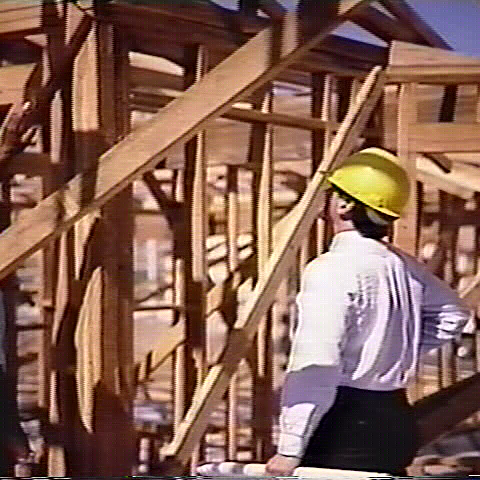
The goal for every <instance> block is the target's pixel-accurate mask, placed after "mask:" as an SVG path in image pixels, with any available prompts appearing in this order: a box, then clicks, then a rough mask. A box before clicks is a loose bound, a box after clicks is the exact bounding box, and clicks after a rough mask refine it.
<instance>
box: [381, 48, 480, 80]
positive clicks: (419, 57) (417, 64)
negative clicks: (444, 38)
mask: <svg viewBox="0 0 480 480" xmlns="http://www.w3.org/2000/svg"><path fill="white" fill-rule="evenodd" d="M388 64H389V65H388V69H387V75H388V81H391V82H409V81H414V82H423V83H432V84H435V83H438V84H446V83H451V84H456V83H478V81H480V58H475V57H468V56H465V55H459V54H457V53H453V52H451V51H448V50H443V49H441V48H432V47H425V46H423V45H416V44H413V43H406V42H398V41H395V42H393V43H392V45H391V48H390V55H389V61H388Z"/></svg>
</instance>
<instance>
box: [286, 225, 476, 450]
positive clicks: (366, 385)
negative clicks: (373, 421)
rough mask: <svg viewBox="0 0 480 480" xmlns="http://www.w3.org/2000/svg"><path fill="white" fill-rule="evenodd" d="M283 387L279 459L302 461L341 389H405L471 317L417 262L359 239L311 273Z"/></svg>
mask: <svg viewBox="0 0 480 480" xmlns="http://www.w3.org/2000/svg"><path fill="white" fill-rule="evenodd" d="M297 305H298V324H297V326H296V329H295V333H294V339H293V344H292V351H291V354H290V360H289V365H288V370H287V377H286V381H285V385H284V388H283V395H282V411H281V416H280V438H279V445H278V453H280V454H283V455H288V456H296V457H301V456H302V454H303V452H304V451H305V448H306V446H307V444H308V440H309V439H310V437H311V435H312V434H313V432H314V430H315V429H316V428H317V426H318V424H319V422H320V420H321V418H322V416H323V415H324V414H325V413H326V412H327V411H328V410H329V409H330V407H331V406H332V404H333V402H334V400H335V396H336V391H337V387H338V386H339V385H342V386H349V387H355V388H360V389H366V390H394V389H398V388H404V387H405V386H406V385H407V383H408V381H409V379H411V378H412V377H413V376H414V374H415V371H416V369H417V365H418V359H419V357H420V356H421V355H422V354H423V353H425V352H427V351H429V350H431V349H433V348H436V347H439V346H441V345H442V344H444V343H445V342H447V341H449V340H451V339H453V338H455V337H456V336H458V335H459V334H460V333H461V331H462V328H463V327H464V325H465V324H466V322H467V321H468V318H469V316H470V312H469V310H468V308H467V307H466V306H464V305H463V304H462V302H461V300H460V298H459V297H458V296H457V294H456V293H455V292H454V291H453V290H452V289H451V288H450V287H449V286H448V285H447V284H446V283H444V282H443V281H441V280H440V279H438V278H437V277H435V276H434V275H432V274H431V273H430V272H428V271H427V270H426V268H425V267H424V266H423V265H422V264H421V263H419V262H418V261H417V260H415V259H414V258H413V257H410V256H409V255H407V254H405V253H403V252H401V251H398V250H397V249H395V248H394V247H392V246H391V245H388V244H386V243H383V242H380V241H377V240H373V239H369V238H365V237H362V236H361V235H360V234H359V233H358V232H357V231H347V232H342V233H339V234H337V235H336V236H335V237H334V239H333V242H332V244H331V247H330V250H329V252H328V253H325V254H323V255H321V256H320V257H318V258H317V259H315V260H313V261H312V262H311V263H309V265H308V266H307V268H306V270H305V273H304V278H303V282H302V288H301V291H300V293H299V295H298V297H297Z"/></svg>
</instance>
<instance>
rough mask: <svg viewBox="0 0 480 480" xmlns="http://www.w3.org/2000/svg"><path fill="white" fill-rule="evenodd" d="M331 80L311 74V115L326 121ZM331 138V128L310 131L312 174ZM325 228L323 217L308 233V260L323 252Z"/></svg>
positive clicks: (330, 112)
mask: <svg viewBox="0 0 480 480" xmlns="http://www.w3.org/2000/svg"><path fill="white" fill-rule="evenodd" d="M333 81H334V78H333V76H332V75H328V74H316V73H315V74H312V106H311V112H312V117H314V118H320V119H321V120H324V121H326V122H330V121H332V120H333V106H332V101H333ZM332 138H333V131H332V129H331V128H326V129H325V130H324V131H323V132H321V131H318V130H314V131H312V170H311V174H312V175H314V174H315V172H316V171H317V168H318V165H320V163H321V161H322V160H323V158H324V156H325V154H326V152H327V151H328V148H329V146H330V143H331V141H332ZM327 228H328V226H327V225H326V224H325V221H324V220H323V219H318V220H317V221H316V222H315V223H314V225H313V228H312V232H311V233H310V247H309V260H311V259H313V258H314V257H316V256H317V255H319V254H321V253H323V251H324V249H325V247H326V243H327V237H328V235H327V231H328V230H327Z"/></svg>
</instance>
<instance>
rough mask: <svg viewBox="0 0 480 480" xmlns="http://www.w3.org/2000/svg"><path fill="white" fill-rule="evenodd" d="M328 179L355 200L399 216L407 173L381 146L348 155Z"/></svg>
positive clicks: (405, 196)
mask: <svg viewBox="0 0 480 480" xmlns="http://www.w3.org/2000/svg"><path fill="white" fill-rule="evenodd" d="M328 180H329V182H330V183H331V184H332V185H335V186H336V187H338V188H339V189H340V190H343V191H344V192H345V193H347V194H348V195H350V196H351V197H352V198H354V199H355V200H358V201H359V202H361V203H363V204H365V205H367V206H369V207H370V208H372V209H373V210H376V211H378V212H380V213H383V214H385V215H388V216H391V217H395V218H398V217H400V215H401V213H402V210H403V208H404V207H405V205H406V204H407V201H408V197H409V194H410V182H409V179H408V175H407V172H406V171H405V170H404V169H403V168H402V167H401V166H400V165H399V164H398V159H397V157H395V155H392V154H391V153H390V152H387V151H386V150H383V149H381V148H366V149H364V150H361V151H360V152H358V153H355V154H353V155H351V156H350V157H349V158H348V159H347V160H346V161H345V163H344V164H343V165H342V166H341V167H340V168H338V169H337V170H335V171H334V172H333V173H332V175H331V176H330V177H329V179H328Z"/></svg>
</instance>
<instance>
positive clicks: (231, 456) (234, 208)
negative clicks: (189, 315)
mask: <svg viewBox="0 0 480 480" xmlns="http://www.w3.org/2000/svg"><path fill="white" fill-rule="evenodd" d="M226 207H227V264H228V270H229V272H230V274H231V275H234V278H233V282H232V289H231V291H230V298H229V302H228V309H227V313H226V316H227V318H226V320H227V323H228V325H229V327H230V330H231V328H232V326H233V325H234V324H235V322H236V321H237V308H238V302H237V288H238V286H239V284H240V272H237V269H238V265H239V258H238V253H239V252H238V232H239V224H238V222H239V200H238V168H237V167H235V166H228V167H227V198H226ZM237 427H238V373H237V372H235V373H234V374H233V375H232V378H231V379H230V385H229V387H228V391H227V459H228V460H231V461H234V460H236V459H237V453H238V438H237V435H238V430H237Z"/></svg>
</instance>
